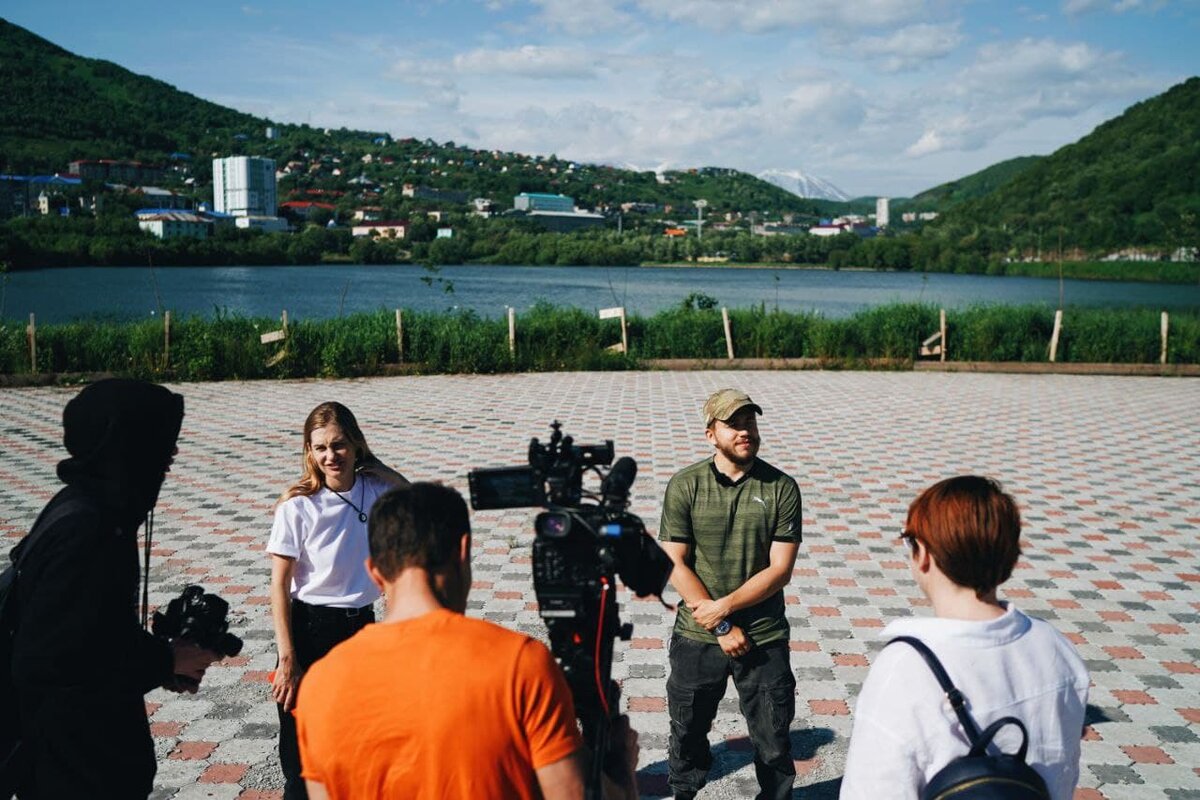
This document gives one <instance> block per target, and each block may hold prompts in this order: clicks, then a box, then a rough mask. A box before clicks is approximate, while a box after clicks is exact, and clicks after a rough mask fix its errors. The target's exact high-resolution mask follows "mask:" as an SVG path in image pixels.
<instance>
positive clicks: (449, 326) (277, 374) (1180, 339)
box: [0, 304, 1200, 381]
mask: <svg viewBox="0 0 1200 800" xmlns="http://www.w3.org/2000/svg"><path fill="white" fill-rule="evenodd" d="M1170 319H1171V330H1170V337H1169V343H1170V344H1169V349H1168V361H1169V363H1172V364H1197V363H1200V314H1197V313H1196V312H1191V313H1183V312H1175V313H1173V314H1172V315H1171V318H1170ZM1159 320H1160V317H1159V312H1157V311H1146V310H1126V309H1117V310H1112V309H1081V308H1080V309H1076V308H1068V309H1066V312H1065V315H1064V325H1063V332H1062V335H1061V336H1060V342H1059V351H1058V360H1059V361H1064V362H1106V363H1131V364H1136V363H1142V364H1152V363H1157V362H1158V358H1159V350H1160V346H1161V340H1160V335H1159ZM278 324H279V323H278V322H277V321H276V320H272V319H265V318H263V319H256V318H248V317H241V316H237V315H232V314H226V313H221V314H218V315H217V316H216V317H213V318H205V317H198V316H197V317H184V318H182V319H177V320H176V321H175V322H174V323H173V326H172V330H171V349H170V357H169V360H168V358H167V354H166V353H165V352H164V338H163V328H162V323H161V322H160V321H144V322H112V321H91V320H89V321H81V322H70V323H65V324H59V325H42V326H40V327H39V328H38V338H37V355H38V363H37V372H41V373H59V374H62V373H94V372H109V373H114V374H118V375H128V376H135V377H142V378H150V379H157V380H180V381H210V380H225V379H258V378H302V377H346V376H362V375H378V374H382V373H384V372H387V371H389V370H390V369H393V368H394V367H393V366H392V365H395V364H396V363H397V362H398V361H399V360H400V351H399V346H398V344H397V342H396V328H395V317H394V315H393V313H392V312H390V311H385V310H382V309H381V310H380V311H377V312H373V313H361V314H353V315H350V316H347V317H344V318H340V319H321V320H299V321H294V322H293V323H292V325H291V326H290V327H289V329H288V338H287V340H286V341H285V342H281V343H273V344H266V345H264V344H261V343H260V341H259V336H260V334H262V333H264V332H266V331H270V330H274V329H276V328H277V327H278ZM730 324H731V328H732V331H733V337H734V350H735V355H737V356H738V357H739V358H817V359H825V360H831V361H835V362H844V363H852V364H857V363H862V362H865V361H867V360H870V359H892V360H901V361H904V360H911V359H914V358H916V356H917V351H918V348H919V346H920V342H921V341H922V340H923V339H925V338H926V337H927V336H928V335H929V334H931V333H933V332H934V331H935V330H936V329H937V325H938V309H937V308H936V307H934V306H932V305H921V304H894V305H888V306H879V307H876V308H871V309H867V310H865V311H861V312H859V313H858V314H855V315H854V316H852V317H849V318H847V319H826V318H824V317H822V316H820V315H818V314H813V313H800V314H792V313H784V312H778V311H768V310H767V309H766V307H765V305H763V306H758V307H755V308H749V309H734V310H732V311H730ZM1053 326H1054V311H1053V309H1050V308H1048V307H1045V306H998V305H981V306H974V307H971V308H967V309H963V310H958V311H951V312H949V313H948V314H947V340H948V342H949V347H948V358H949V359H950V360H953V361H1025V362H1036V361H1046V360H1047V358H1048V353H1049V344H1050V336H1051V332H1052V330H1053ZM628 337H629V346H630V352H629V354H628V355H622V354H620V353H615V352H613V351H611V350H609V349H608V348H609V346H610V345H612V344H615V343H616V342H619V341H620V328H619V325H618V323H617V321H616V320H600V319H597V318H596V316H595V315H593V314H590V313H587V312H584V311H582V310H579V309H574V308H556V307H553V306H550V305H548V304H540V305H537V306H535V307H534V308H532V309H531V310H529V311H527V312H524V313H521V314H519V315H517V320H516V352H515V354H514V353H513V352H510V350H509V342H508V324H507V320H505V319H498V320H492V319H486V318H483V317H480V316H478V315H477V314H474V313H473V312H469V311H461V312H453V313H452V312H447V313H436V312H411V311H410V312H406V313H405V315H404V360H405V361H406V362H408V363H409V368H410V369H415V370H419V371H422V372H428V373H494V372H526V371H553V370H613V369H636V368H637V367H638V366H639V365H640V364H641V363H642V362H643V361H645V360H648V359H660V358H700V359H714V360H718V359H723V358H725V355H726V350H725V336H724V330H723V326H722V321H721V313H720V310H719V309H716V308H703V307H699V306H695V305H692V306H688V307H680V308H676V309H670V310H667V311H662V312H659V313H657V314H655V315H654V316H650V317H638V316H634V317H631V318H630V319H629V327H628ZM280 351H282V352H283V356H282V357H281V358H278V359H275V360H273V361H272V362H271V364H270V365H269V366H268V361H269V360H271V359H272V357H273V356H275V355H276V354H278V353H279V352H280ZM29 372H31V369H30V364H29V349H28V342H27V340H26V336H25V326H24V323H22V322H18V321H6V322H4V323H3V324H0V374H8V375H14V374H22V373H29Z"/></svg>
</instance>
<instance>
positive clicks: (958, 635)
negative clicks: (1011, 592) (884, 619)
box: [841, 475, 1088, 800]
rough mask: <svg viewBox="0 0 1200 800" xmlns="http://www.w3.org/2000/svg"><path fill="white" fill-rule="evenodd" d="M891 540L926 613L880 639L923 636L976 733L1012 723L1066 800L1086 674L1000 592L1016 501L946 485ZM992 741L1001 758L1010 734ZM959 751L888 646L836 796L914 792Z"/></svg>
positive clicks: (953, 729)
mask: <svg viewBox="0 0 1200 800" xmlns="http://www.w3.org/2000/svg"><path fill="white" fill-rule="evenodd" d="M900 538H901V540H902V541H903V544H904V547H905V548H906V550H907V553H908V556H909V566H910V568H911V569H912V575H913V578H914V579H915V580H916V582H917V586H918V588H920V590H921V592H922V594H924V595H925V597H927V598H928V599H929V601H930V603H931V604H932V606H933V614H934V616H933V617H932V618H928V617H926V618H907V619H900V620H896V621H894V622H892V623H891V624H890V625H888V626H887V628H886V629H884V631H883V633H882V634H881V637H882V638H883V639H884V640H885V641H888V640H891V639H893V638H895V637H897V636H906V637H912V638H915V639H919V640H921V641H922V642H923V643H924V644H925V645H926V646H927V647H928V648H929V649H930V650H932V651H933V653H934V654H935V655H936V656H937V658H938V659H939V660H940V661H941V663H942V665H943V666H944V667H945V670H946V672H947V673H948V674H949V676H950V678H951V680H952V681H953V683H954V684H955V686H957V688H958V689H959V690H960V691H961V692H962V694H963V695H964V696H965V698H966V700H967V706H966V708H967V711H968V712H969V714H970V716H971V717H973V718H974V720H975V722H976V723H977V724H978V725H979V726H980V727H984V726H986V725H988V724H989V723H990V722H992V721H993V720H995V719H997V718H999V717H1005V716H1013V717H1016V718H1018V719H1019V720H1021V722H1022V723H1024V725H1025V727H1026V728H1027V729H1028V737H1029V750H1028V754H1027V756H1026V762H1027V763H1028V764H1029V765H1030V766H1031V767H1033V769H1034V770H1035V771H1036V772H1037V773H1038V775H1040V776H1041V778H1042V779H1043V780H1044V781H1045V783H1046V786H1047V788H1048V789H1049V790H1050V797H1051V798H1052V800H1070V798H1071V796H1072V794H1073V792H1074V790H1075V784H1076V782H1077V781H1078V779H1079V755H1080V739H1081V735H1082V732H1083V719H1084V711H1085V708H1086V706H1087V693H1088V673H1087V669H1086V667H1085V666H1084V663H1083V660H1082V659H1080V657H1079V654H1078V653H1076V652H1075V648H1074V647H1073V646H1072V645H1071V643H1070V642H1069V641H1068V640H1067V638H1066V637H1065V636H1063V635H1062V634H1061V633H1059V632H1058V631H1057V630H1055V629H1054V628H1053V627H1052V626H1051V625H1050V624H1049V623H1047V622H1045V621H1043V620H1040V619H1036V618H1033V617H1028V616H1026V615H1025V614H1023V613H1021V611H1020V610H1018V609H1017V608H1016V607H1015V606H1013V605H1012V604H1011V603H1008V602H1006V601H1004V600H1000V599H999V597H998V588H999V587H1000V585H1001V584H1003V583H1004V582H1005V581H1006V580H1008V578H1009V576H1011V575H1012V571H1013V567H1015V566H1016V563H1017V558H1018V557H1019V556H1020V554H1021V544H1020V539H1021V515H1020V512H1018V510H1017V504H1016V501H1014V500H1013V498H1012V497H1011V496H1010V495H1008V494H1006V493H1005V492H1004V491H1003V489H1002V488H1001V487H1000V484H998V483H997V482H996V481H994V480H991V479H989V478H982V477H978V476H974V475H965V476H960V477H957V478H949V479H947V480H944V481H941V482H939V483H936V484H934V485H933V486H930V487H929V488H928V489H926V490H925V491H924V492H922V493H921V495H920V496H919V497H918V498H917V499H916V500H915V501H913V504H912V505H911V506H910V507H909V509H908V520H907V522H906V524H905V527H904V533H903V534H902V535H901V537H900ZM994 743H995V745H996V746H997V747H999V749H1000V750H1002V751H1003V752H1006V753H1011V752H1013V751H1015V750H1016V749H1017V746H1018V745H1019V743H1020V732H1019V730H1017V729H1015V728H1014V727H1012V726H1010V727H1005V728H1002V729H1001V730H1000V731H999V732H998V733H997V734H996V737H995V739H994ZM969 748H970V742H969V738H968V735H967V734H966V733H965V732H964V731H963V728H962V725H961V723H960V722H959V718H958V716H957V715H956V713H955V712H954V710H953V709H952V708H951V706H950V704H949V703H948V702H946V696H945V693H944V691H943V689H942V688H941V686H940V685H939V683H938V682H937V680H936V679H935V677H934V674H933V673H932V672H931V671H930V667H929V665H928V664H926V662H925V660H924V659H923V658H922V656H921V654H920V653H918V652H917V650H915V649H914V648H912V647H909V646H907V645H903V644H896V645H893V646H891V647H886V648H884V649H883V650H882V651H881V652H880V653H879V655H878V656H877V657H876V659H875V663H874V665H873V666H872V667H871V671H870V673H869V674H868V675H867V680H866V682H865V683H864V684H863V688H862V692H861V693H860V694H859V697H858V702H857V704H856V706H855V709H854V730H853V734H852V735H851V738H850V752H849V754H848V756H847V759H846V774H845V777H844V778H843V780H842V790H841V797H842V798H843V800H847V799H848V798H864V799H866V800H879V798H882V797H887V798H916V797H919V796H920V794H921V792H922V790H923V789H924V788H925V786H926V784H927V783H928V782H929V779H930V778H932V777H933V776H934V775H935V774H936V773H937V772H938V771H939V770H941V769H942V768H943V767H944V766H946V765H947V764H948V763H949V762H950V761H952V760H953V759H955V758H957V757H959V756H962V755H966V753H967V751H968V749H969Z"/></svg>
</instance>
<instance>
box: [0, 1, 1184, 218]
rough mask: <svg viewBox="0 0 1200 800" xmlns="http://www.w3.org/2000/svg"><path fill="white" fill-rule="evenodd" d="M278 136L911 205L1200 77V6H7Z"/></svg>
mask: <svg viewBox="0 0 1200 800" xmlns="http://www.w3.org/2000/svg"><path fill="white" fill-rule="evenodd" d="M0 15H3V17H4V18H6V19H8V20H10V21H11V22H14V23H16V24H18V25H22V26H24V27H26V28H29V29H30V30H32V31H33V32H34V33H37V34H38V35H40V36H43V37H45V38H47V39H49V40H51V41H53V42H55V43H56V44H58V45H60V46H62V47H65V48H66V49H68V50H71V51H72V52H75V53H78V54H80V55H85V56H89V57H93V58H104V59H108V60H111V61H115V62H117V63H118V64H120V65H122V66H124V67H127V68H128V69H131V70H133V71H135V72H138V73H142V74H146V75H151V76H153V77H156V78H159V79H161V80H164V81H167V82H168V83H170V84H173V85H174V86H177V87H179V88H180V89H184V90H186V91H189V92H191V93H193V94H196V95H198V96H200V97H204V98H206V99H209V100H213V101H215V102H218V103H222V104H224V105H228V106H232V107H234V108H237V109H239V110H242V111H247V112H250V113H254V114H258V115H262V116H266V117H270V118H272V119H275V120H277V121H284V122H308V123H311V124H312V125H316V126H329V127H342V126H345V127H349V128H361V129H367V130H378V131H387V132H389V133H391V134H393V135H395V136H398V137H404V136H415V137H418V138H426V137H430V138H433V139H436V140H438V141H454V142H457V143H459V144H468V145H471V146H475V147H480V148H488V149H491V148H500V149H505V150H516V151H520V152H525V153H541V154H549V153H556V154H557V155H559V156H561V157H564V158H571V159H575V160H580V161H596V162H604V163H611V164H618V165H633V166H637V167H640V168H644V169H650V168H659V167H666V168H677V167H690V166H705V165H714V166H729V167H736V168H738V169H743V170H746V171H749V172H758V171H760V170H765V169H781V170H801V171H803V172H805V173H806V174H809V175H816V176H820V177H821V178H824V179H826V180H829V181H831V182H833V183H834V184H836V185H838V186H839V187H841V188H842V189H844V190H845V191H847V192H849V193H850V194H852V195H865V194H886V195H892V196H902V195H911V194H913V193H915V192H918V191H921V190H923V189H927V188H929V187H931V186H934V185H936V184H938V183H942V182H944V181H947V180H953V179H955V178H959V177H962V176H964V175H967V174H970V173H972V172H975V171H977V170H980V169H983V168H984V167H987V166H989V165H990V164H993V163H996V162H997V161H1001V160H1003V159H1006V158H1011V157H1013V156H1017V155H1027V154H1045V153H1050V152H1053V151H1054V150H1056V149H1058V148H1059V147H1062V146H1063V145H1065V144H1069V143H1071V142H1073V141H1075V140H1076V139H1078V138H1079V137H1081V136H1083V135H1084V134H1086V133H1087V132H1089V131H1090V130H1092V129H1093V128H1094V127H1095V126H1096V125H1098V124H1099V123H1101V122H1103V121H1104V120H1106V119H1110V118H1112V117H1114V116H1116V115H1118V114H1120V113H1121V112H1122V111H1123V110H1124V109H1125V108H1127V107H1128V106H1129V105H1131V104H1133V103H1135V102H1137V101H1139V100H1143V99H1145V98H1148V97H1151V96H1153V95H1156V94H1159V93H1161V92H1163V91H1165V90H1166V89H1168V88H1169V87H1171V86H1172V85H1174V84H1176V83H1179V82H1180V81H1182V80H1184V79H1186V78H1188V77H1190V76H1193V75H1197V74H1200V55H1198V53H1200V47H1197V45H1196V42H1197V41H1200V0H1058V2H1044V3H1034V2H1029V3H1020V2H1014V3H1009V2H985V1H984V0H978V1H976V2H972V1H970V0H858V2H848V1H847V0H757V2H754V1H751V0H594V1H593V2H588V1H587V0H532V1H526V0H483V1H482V2H469V1H468V0H443V1H442V2H397V0H391V1H390V2H385V1H384V0H348V2H343V3H336V2H329V0H322V1H321V2H315V0H287V2H284V1H283V0H246V2H224V1H223V0H210V1H209V2H206V3H196V4H183V3H163V2H161V0H156V1H155V2H149V0H120V2H113V1H110V0H58V2H47V1H46V0H5V2H4V6H3V10H2V11H0Z"/></svg>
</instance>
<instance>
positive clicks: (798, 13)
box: [637, 0, 925, 33]
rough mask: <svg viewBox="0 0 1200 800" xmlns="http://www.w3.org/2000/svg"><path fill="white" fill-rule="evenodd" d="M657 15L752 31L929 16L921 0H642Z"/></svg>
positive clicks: (879, 23) (874, 24) (869, 24)
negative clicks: (679, 0)
mask: <svg viewBox="0 0 1200 800" xmlns="http://www.w3.org/2000/svg"><path fill="white" fill-rule="evenodd" d="M637 4H638V6H640V7H641V8H642V9H643V10H644V11H647V12H649V13H651V14H654V15H655V16H659V17H665V18H666V19H669V20H673V21H675V22H690V23H695V24H697V25H700V26H702V27H706V28H711V29H714V30H728V29H730V28H740V29H741V30H743V31H746V32H749V33H770V32H772V31H776V30H780V29H793V28H829V29H849V30H861V29H867V28H884V27H890V26H893V25H898V24H902V23H905V22H909V21H912V20H918V19H921V18H923V17H924V16H925V8H924V3H923V2H922V0H860V2H856V3H847V2H844V0H690V2H686V3H680V2H678V0H637Z"/></svg>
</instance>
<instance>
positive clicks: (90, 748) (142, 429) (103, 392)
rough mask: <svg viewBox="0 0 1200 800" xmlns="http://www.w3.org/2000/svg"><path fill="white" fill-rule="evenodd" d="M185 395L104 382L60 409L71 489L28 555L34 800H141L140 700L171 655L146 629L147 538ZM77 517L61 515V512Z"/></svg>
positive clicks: (144, 785) (26, 708)
mask: <svg viewBox="0 0 1200 800" xmlns="http://www.w3.org/2000/svg"><path fill="white" fill-rule="evenodd" d="M182 421H183V398H182V397H181V396H179V395H177V394H174V393H172V392H170V391H168V390H167V389H165V388H163V387H161V386H156V385H154V384H150V383H145V382H143V381H132V380H117V379H114V380H105V381H100V382H98V383H94V384H92V385H90V386H88V387H87V388H85V389H84V390H83V391H81V392H80V393H79V394H78V395H76V396H75V397H74V398H73V399H72V400H71V401H70V402H68V403H67V406H66V408H65V409H64V410H63V443H64V444H65V445H66V448H67V452H68V453H69V454H70V458H67V459H65V460H64V461H62V462H60V463H59V465H58V475H59V477H60V478H61V479H62V480H63V482H64V483H66V484H67V485H66V488H64V489H62V490H61V491H60V492H59V493H58V494H57V495H55V497H54V498H53V499H52V500H51V501H50V502H49V504H47V506H46V508H45V509H44V510H43V511H42V514H41V516H40V517H39V521H38V522H37V523H35V524H34V527H35V528H37V527H38V525H39V524H42V522H43V521H44V520H48V519H50V518H51V516H52V515H53V516H54V521H53V522H52V523H51V524H50V525H49V527H47V528H46V529H45V530H44V531H42V532H41V533H40V534H39V537H40V538H39V539H38V541H36V542H35V543H34V545H33V547H32V548H31V549H30V550H29V552H28V554H25V553H24V552H23V550H24V548H25V543H26V541H27V540H25V541H22V542H21V543H20V544H18V545H17V547H16V549H14V550H13V553H12V558H13V561H14V563H15V562H16V560H17V559H18V558H23V560H22V562H21V574H20V578H19V580H18V583H17V597H18V609H19V618H18V619H19V622H18V628H17V635H16V637H15V639H14V642H13V651H14V654H13V680H14V683H15V685H16V688H17V692H18V696H19V698H20V704H21V727H22V732H23V734H24V737H25V740H26V745H27V746H28V747H30V751H29V752H30V754H31V755H32V756H33V758H34V768H35V775H34V780H35V786H36V792H37V797H39V798H57V797H63V798H67V797H71V798H77V797H114V798H126V797H129V798H135V797H138V798H144V797H145V796H146V795H147V794H149V792H150V790H151V789H152V784H153V779H154V773H155V761H154V747H153V740H152V739H151V737H150V729H149V724H148V722H147V719H146V713H145V706H144V700H143V695H144V694H145V693H146V692H147V691H149V690H150V689H153V688H155V687H157V686H161V685H162V684H163V683H164V682H166V681H168V680H169V679H170V678H171V671H172V653H171V649H170V647H169V646H168V645H167V644H165V643H164V642H162V641H160V640H158V639H155V638H154V637H152V636H151V635H150V634H149V633H147V632H146V631H144V630H143V629H142V627H141V625H140V624H139V622H138V613H137V608H138V605H137V604H138V585H139V576H140V565H139V561H138V546H137V530H138V527H139V526H140V525H141V523H142V521H143V520H144V519H145V517H146V515H147V513H148V512H149V511H150V509H151V508H153V507H154V504H155V502H156V501H157V499H158V492H159V489H160V488H161V487H162V482H163V478H164V477H165V475H166V472H167V469H168V467H169V464H170V459H171V457H172V455H173V453H174V450H175V441H176V439H177V438H178V436H179V429H180V425H181V423H182ZM63 508H65V509H68V510H66V511H65V513H64V512H63V511H61V510H60V511H58V512H57V513H56V509H63Z"/></svg>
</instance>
